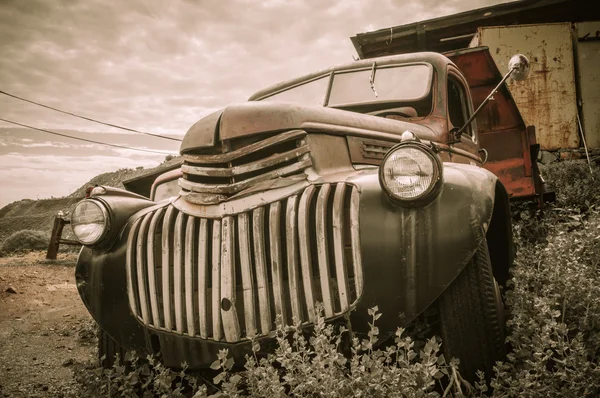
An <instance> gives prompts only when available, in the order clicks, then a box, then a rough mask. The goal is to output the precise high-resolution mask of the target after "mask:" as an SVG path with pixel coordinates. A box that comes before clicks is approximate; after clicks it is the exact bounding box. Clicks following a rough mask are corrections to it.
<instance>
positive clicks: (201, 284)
mask: <svg viewBox="0 0 600 398" xmlns="http://www.w3.org/2000/svg"><path fill="white" fill-rule="evenodd" d="M208 243H209V237H208V220H207V219H206V218H202V219H200V229H199V231H198V275H197V277H198V318H199V326H200V337H202V338H203V339H205V338H206V337H207V336H208V325H207V324H208V319H207V318H208V315H207V312H206V309H207V304H206V296H207V294H208V288H207V283H206V282H207V275H208Z"/></svg>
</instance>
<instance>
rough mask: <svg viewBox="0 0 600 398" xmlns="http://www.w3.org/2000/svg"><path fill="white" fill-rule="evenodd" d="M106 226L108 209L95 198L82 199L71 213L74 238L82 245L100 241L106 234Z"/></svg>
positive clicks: (107, 224)
mask: <svg viewBox="0 0 600 398" xmlns="http://www.w3.org/2000/svg"><path fill="white" fill-rule="evenodd" d="M108 227H109V217H108V210H107V208H106V206H105V205H104V204H103V203H101V202H99V201H97V200H92V199H85V200H82V201H81V202H79V203H78V204H77V205H76V206H75V209H73V213H71V229H72V230H73V234H74V235H75V238H76V239H77V240H78V241H79V242H80V243H81V244H83V245H88V246H89V245H94V244H97V243H100V241H101V240H102V238H104V237H105V236H106V233H107V232H108Z"/></svg>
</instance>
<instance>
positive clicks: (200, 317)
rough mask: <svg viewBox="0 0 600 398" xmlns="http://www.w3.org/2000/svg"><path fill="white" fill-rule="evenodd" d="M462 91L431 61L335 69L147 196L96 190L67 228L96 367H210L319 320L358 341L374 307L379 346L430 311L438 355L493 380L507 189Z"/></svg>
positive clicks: (254, 112) (217, 123)
mask: <svg viewBox="0 0 600 398" xmlns="http://www.w3.org/2000/svg"><path fill="white" fill-rule="evenodd" d="M494 76H495V75H494ZM471 86H472V82H469V80H468V78H466V77H465V75H464V74H463V73H462V71H461V69H460V68H459V67H458V66H457V65H456V64H455V63H453V62H452V61H451V60H450V59H449V58H448V57H446V56H444V55H441V54H437V53H415V54H406V55H397V56H391V57H384V58H377V59H372V60H363V61H356V62H353V63H350V64H346V65H341V66H337V67H332V68H329V69H326V70H323V71H320V72H316V73H313V74H310V75H307V76H303V77H301V78H298V79H294V80H290V81H287V82H283V83H279V84H277V85H274V86H272V87H269V88H267V89H264V90H261V91H259V92H258V93H256V94H254V95H253V96H252V97H251V98H250V99H249V101H248V102H246V103H242V104H233V105H231V106H228V107H226V108H225V109H223V110H220V111H218V112H215V113H213V114H211V115H208V116H206V117H204V118H202V119H200V120H199V121H198V122H196V123H195V124H194V125H193V126H192V127H191V128H190V129H189V130H188V132H187V134H186V135H185V137H184V140H183V142H182V144H181V149H180V152H181V155H182V158H183V164H182V165H181V168H180V169H179V170H175V171H171V172H169V173H168V174H166V175H163V176H160V177H159V178H158V179H157V180H156V182H155V184H154V186H153V188H152V194H151V199H148V198H143V197H142V196H139V195H132V194H131V193H129V192H126V191H119V190H115V189H104V188H102V187H100V188H102V189H95V190H93V191H92V195H91V196H90V198H88V199H86V200H84V201H82V202H80V204H79V205H78V206H77V207H76V208H75V210H74V211H73V215H72V219H71V225H72V228H73V230H74V234H75V236H77V238H78V239H79V240H80V242H81V243H82V244H84V248H83V249H82V252H81V254H80V256H79V260H78V265H77V269H76V278H77V286H78V289H79V293H80V295H81V297H82V299H83V302H84V303H85V304H86V306H87V308H88V310H89V311H90V313H91V314H92V316H93V317H94V319H95V320H96V321H97V322H98V324H99V325H100V328H101V330H102V333H103V336H104V338H103V339H101V347H100V353H101V355H102V354H104V355H105V356H106V355H107V354H108V353H111V352H112V353H114V352H116V351H117V350H116V349H115V347H118V348H119V349H135V350H137V351H138V352H140V353H155V354H159V353H160V354H161V357H162V360H163V361H164V363H165V364H166V365H167V366H172V367H178V366H180V364H181V363H182V362H183V361H185V362H186V363H187V364H188V365H189V366H190V368H192V369H194V368H197V369H202V368H208V367H209V366H210V364H211V363H212V362H213V361H214V359H215V358H216V355H217V353H218V351H219V350H220V349H223V348H227V349H229V350H230V352H231V354H232V355H233V357H234V359H235V360H236V361H238V362H241V361H243V358H244V355H245V354H246V353H248V352H251V345H252V344H251V342H252V341H253V340H259V341H262V340H265V341H268V340H269V339H270V337H269V335H270V334H271V332H272V331H273V330H274V329H275V327H276V326H275V322H276V321H277V322H282V323H283V324H286V325H297V324H300V325H310V324H311V323H312V322H314V321H315V317H316V316H318V315H319V313H320V311H322V315H323V316H324V317H325V319H326V320H327V321H328V322H340V323H344V324H346V325H347V326H348V327H350V328H351V330H353V331H354V332H355V333H358V334H360V333H362V332H364V331H365V330H366V327H367V321H368V320H369V315H368V313H367V309H368V308H371V307H373V306H375V305H378V306H379V309H380V311H381V312H382V313H383V316H382V317H381V319H380V320H379V321H378V322H379V329H380V331H381V336H383V337H385V336H392V335H393V334H394V332H395V330H396V328H398V327H403V326H406V325H407V324H409V323H410V322H411V321H413V320H414V319H415V318H416V317H417V316H418V315H419V314H421V313H422V312H423V311H425V310H426V309H428V308H436V309H437V310H438V311H439V313H440V320H441V326H442V337H443V338H444V347H445V349H446V354H447V355H448V356H449V357H452V356H457V357H459V358H460V359H461V366H462V367H463V368H462V370H463V371H464V372H465V375H466V377H469V378H471V377H473V378H474V377H475V370H477V369H484V370H488V371H490V370H491V366H493V361H494V360H496V359H500V358H502V356H503V355H504V352H505V348H504V320H503V319H504V316H503V311H504V309H503V305H502V298H501V294H500V292H501V290H502V286H504V285H505V284H506V282H507V280H508V278H509V274H508V268H509V266H510V264H511V262H512V253H513V250H512V235H511V227H510V210H509V197H510V195H511V192H510V191H507V188H506V185H505V184H504V183H503V182H504V180H503V178H504V177H503V176H502V175H501V174H500V176H499V175H497V174H494V173H492V172H490V171H489V170H486V169H485V168H484V163H485V161H486V160H490V159H491V157H490V156H489V155H490V154H492V153H493V151H492V150H487V151H486V150H485V149H486V148H484V147H482V141H484V138H483V137H484V135H483V134H482V132H481V130H479V129H478V128H477V126H478V122H479V120H473V121H472V122H471V119H473V115H474V104H473V100H472V98H473V97H472V93H471V89H470V87H471ZM506 93H507V91H506V90H505V89H502V91H500V92H499V94H498V98H504V96H506V95H507V94H506ZM508 96H510V94H508ZM517 113H518V112H517ZM497 117H498V118H500V119H502V118H503V117H504V115H497ZM512 117H513V119H510V120H512V121H514V120H516V119H515V118H514V116H512ZM510 120H509V121H510ZM502 123H504V122H502ZM502 123H500V124H499V125H502ZM517 124H518V123H517ZM521 124H522V120H521ZM520 126H521V125H519V127H520ZM484 134H485V133H484ZM506 181H508V180H506ZM509 186H510V185H509ZM512 193H513V195H519V192H518V191H514V192H512ZM383 337H382V338H383ZM109 356H110V355H109Z"/></svg>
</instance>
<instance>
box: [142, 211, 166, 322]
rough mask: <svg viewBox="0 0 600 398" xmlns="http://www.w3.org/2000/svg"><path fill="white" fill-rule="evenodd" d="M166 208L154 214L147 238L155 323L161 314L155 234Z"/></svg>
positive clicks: (151, 306) (147, 266) (149, 291)
mask: <svg viewBox="0 0 600 398" xmlns="http://www.w3.org/2000/svg"><path fill="white" fill-rule="evenodd" d="M163 212H164V209H163V208H160V209H158V210H157V211H156V212H155V213H154V215H152V220H151V221H150V227H149V228H148V236H147V238H146V247H147V248H148V250H147V254H146V256H147V262H146V269H147V272H148V293H149V295H150V312H151V313H152V322H153V323H154V324H155V325H160V314H159V312H158V297H157V294H156V292H157V290H156V273H155V272H154V263H155V262H154V250H155V244H154V235H155V234H156V227H157V226H158V223H159V220H161V217H162V215H163Z"/></svg>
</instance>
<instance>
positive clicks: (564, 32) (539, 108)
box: [471, 23, 579, 150]
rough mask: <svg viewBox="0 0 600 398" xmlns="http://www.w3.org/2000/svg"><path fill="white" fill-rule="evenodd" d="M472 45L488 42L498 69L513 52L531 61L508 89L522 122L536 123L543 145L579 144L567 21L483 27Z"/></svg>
mask: <svg viewBox="0 0 600 398" xmlns="http://www.w3.org/2000/svg"><path fill="white" fill-rule="evenodd" d="M471 46H487V47H489V49H490V53H491V55H492V57H493V59H494V61H495V62H496V64H497V65H498V68H499V69H500V70H501V71H506V70H507V65H508V60H509V59H510V57H511V56H512V55H514V54H516V53H521V54H525V56H527V57H528V58H529V60H530V62H531V73H530V75H529V77H528V78H527V79H525V80H523V81H514V80H512V79H509V80H508V87H509V89H510V91H511V93H512V96H513V98H514V100H515V102H516V104H517V106H518V107H519V110H520V111H521V115H522V116H523V119H524V120H525V123H526V125H534V126H536V130H537V140H538V142H539V143H540V144H541V147H542V149H547V150H552V149H560V148H577V147H578V146H579V136H578V132H577V98H576V90H575V71H574V61H573V41H572V31H571V24H570V23H557V24H543V25H517V26H499V27H484V28H479V29H478V30H477V34H476V35H475V37H474V38H473V40H472V42H471Z"/></svg>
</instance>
